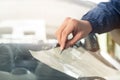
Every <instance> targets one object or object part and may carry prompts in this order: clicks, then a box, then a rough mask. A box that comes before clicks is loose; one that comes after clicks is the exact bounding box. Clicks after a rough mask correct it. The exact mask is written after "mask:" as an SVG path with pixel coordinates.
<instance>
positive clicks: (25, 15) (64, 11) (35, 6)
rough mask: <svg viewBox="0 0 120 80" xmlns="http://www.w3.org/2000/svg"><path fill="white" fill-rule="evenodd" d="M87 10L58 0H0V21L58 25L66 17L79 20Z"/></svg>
mask: <svg viewBox="0 0 120 80" xmlns="http://www.w3.org/2000/svg"><path fill="white" fill-rule="evenodd" d="M88 10H89V8H88V7H85V6H81V5H76V4H73V3H68V2H65V1H60V0H0V20H5V19H45V20H46V22H47V23H48V24H50V25H58V24H60V23H61V22H62V21H63V20H64V18H65V17H67V16H71V17H74V18H77V19H80V18H81V16H82V15H83V14H84V13H86V12H87V11H88Z"/></svg>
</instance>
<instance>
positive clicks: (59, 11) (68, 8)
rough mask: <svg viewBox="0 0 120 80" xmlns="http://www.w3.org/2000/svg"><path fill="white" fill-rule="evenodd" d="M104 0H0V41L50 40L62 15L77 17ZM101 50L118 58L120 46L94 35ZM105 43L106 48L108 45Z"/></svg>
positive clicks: (48, 41) (50, 41) (54, 39)
mask: <svg viewBox="0 0 120 80" xmlns="http://www.w3.org/2000/svg"><path fill="white" fill-rule="evenodd" d="M106 1H108V0H0V43H33V44H36V43H40V42H41V41H43V42H46V43H53V42H55V41H56V38H55V34H54V33H55V31H56V30H57V28H58V27H59V26H60V25H61V23H62V22H63V21H64V19H65V18H66V17H72V18H75V19H81V17H82V16H83V15H84V14H85V13H86V12H87V11H89V10H90V9H92V8H94V7H95V6H96V5H97V4H98V3H100V2H106ZM97 36H98V41H99V45H100V49H101V50H102V51H105V52H108V53H109V54H110V55H111V56H113V57H117V58H118V59H120V54H119V53H120V46H119V45H117V44H116V43H115V42H114V41H113V40H112V38H111V37H110V36H109V34H107V33H105V34H101V35H97ZM108 46H109V47H108Z"/></svg>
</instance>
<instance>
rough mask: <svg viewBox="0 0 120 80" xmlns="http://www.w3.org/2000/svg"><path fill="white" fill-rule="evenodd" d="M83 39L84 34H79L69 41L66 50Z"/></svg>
mask: <svg viewBox="0 0 120 80" xmlns="http://www.w3.org/2000/svg"><path fill="white" fill-rule="evenodd" d="M82 38H83V34H81V33H78V34H76V35H75V36H74V37H73V38H72V39H71V40H69V41H68V42H67V43H66V47H65V48H68V47H70V46H73V45H74V44H75V43H76V42H77V41H78V40H80V39H82Z"/></svg>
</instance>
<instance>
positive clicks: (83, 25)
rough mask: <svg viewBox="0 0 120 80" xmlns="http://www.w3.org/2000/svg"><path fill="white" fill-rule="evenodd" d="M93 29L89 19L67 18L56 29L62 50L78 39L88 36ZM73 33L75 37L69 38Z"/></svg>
mask: <svg viewBox="0 0 120 80" xmlns="http://www.w3.org/2000/svg"><path fill="white" fill-rule="evenodd" d="M91 31H92V27H91V24H90V23H89V21H85V20H76V19H72V18H69V17H68V18H66V19H65V20H64V22H63V24H62V25H61V26H60V27H59V28H58V30H57V31H56V37H57V40H58V43H59V44H60V48H61V50H63V49H65V48H68V47H70V46H72V45H74V44H75V43H76V42H77V41H78V40H80V39H82V38H84V37H86V36H87V35H88V34H89V33H90V32H91ZM70 33H72V34H73V38H72V39H70V40H68V35H69V34H70Z"/></svg>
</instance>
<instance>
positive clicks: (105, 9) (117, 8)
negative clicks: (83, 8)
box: [82, 0, 120, 34]
mask: <svg viewBox="0 0 120 80" xmlns="http://www.w3.org/2000/svg"><path fill="white" fill-rule="evenodd" d="M115 1H116V2H115ZM82 20H87V21H89V22H90V23H91V26H92V32H91V33H99V34H100V33H105V32H109V31H111V30H113V29H116V28H120V0H111V1H110V2H104V3H100V4H98V5H97V6H96V7H95V8H94V9H92V10H91V11H89V12H88V13H87V14H85V15H84V16H83V17H82Z"/></svg>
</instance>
